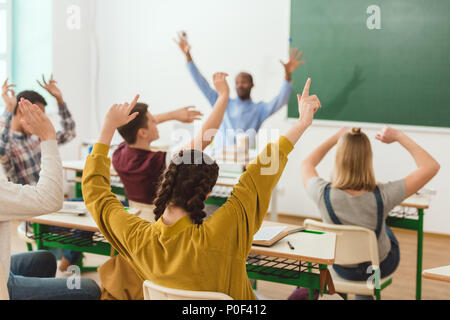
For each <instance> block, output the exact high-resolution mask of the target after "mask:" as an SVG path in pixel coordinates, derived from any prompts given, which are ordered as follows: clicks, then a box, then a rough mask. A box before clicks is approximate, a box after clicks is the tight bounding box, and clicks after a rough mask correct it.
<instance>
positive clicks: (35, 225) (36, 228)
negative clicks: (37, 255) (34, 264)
mask: <svg viewBox="0 0 450 320" xmlns="http://www.w3.org/2000/svg"><path fill="white" fill-rule="evenodd" d="M32 227H33V232H34V234H35V235H36V234H41V225H40V224H39V223H33V224H32ZM42 242H43V241H42V240H41V239H37V240H36V251H39V250H45V248H44V246H43V244H42Z"/></svg>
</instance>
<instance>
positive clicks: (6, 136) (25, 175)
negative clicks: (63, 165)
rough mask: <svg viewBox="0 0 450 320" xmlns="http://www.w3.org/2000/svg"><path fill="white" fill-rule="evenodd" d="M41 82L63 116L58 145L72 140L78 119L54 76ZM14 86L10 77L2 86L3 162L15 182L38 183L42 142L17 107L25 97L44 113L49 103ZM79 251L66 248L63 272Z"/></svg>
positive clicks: (0, 139)
mask: <svg viewBox="0 0 450 320" xmlns="http://www.w3.org/2000/svg"><path fill="white" fill-rule="evenodd" d="M42 80H43V83H41V82H39V81H38V83H39V85H40V86H41V87H42V88H44V89H45V90H47V92H48V93H50V94H51V95H52V96H53V97H54V98H55V99H56V102H57V103H58V113H59V115H60V117H61V126H62V130H61V131H58V132H57V133H56V140H57V143H58V145H62V144H64V143H67V142H70V141H71V140H73V139H74V138H75V136H76V133H75V121H74V120H73V119H72V115H71V114H70V112H69V109H67V105H66V103H65V102H64V99H63V96H62V93H61V90H60V89H59V88H58V87H57V86H56V81H55V80H54V79H53V75H52V76H51V78H50V81H49V82H47V81H46V80H45V78H44V76H43V77H42ZM13 87H15V85H12V84H8V79H6V81H5V82H4V84H3V87H2V98H3V100H4V101H5V103H6V107H5V111H4V112H3V115H2V116H0V163H1V165H2V166H3V169H4V173H5V175H6V177H7V178H8V180H9V181H10V182H12V183H14V184H19V185H31V186H35V185H36V184H37V183H38V181H39V173H40V171H41V141H40V139H39V137H37V136H35V135H32V134H31V133H30V132H27V130H26V129H25V128H24V127H23V126H22V115H21V114H20V112H19V110H18V102H19V101H20V100H21V99H22V98H24V99H26V100H28V101H30V102H31V103H32V104H36V105H37V106H39V107H40V108H41V109H42V111H44V112H45V107H46V106H47V102H46V101H45V99H44V97H42V96H41V95H40V94H39V93H37V92H34V91H23V92H21V93H19V94H18V95H17V96H16V93H15V91H14V90H13ZM79 258H80V253H78V252H75V251H69V250H65V251H64V252H63V258H62V262H61V265H60V270H61V271H66V269H67V267H68V266H69V265H71V264H75V263H76V262H77V261H78V260H79Z"/></svg>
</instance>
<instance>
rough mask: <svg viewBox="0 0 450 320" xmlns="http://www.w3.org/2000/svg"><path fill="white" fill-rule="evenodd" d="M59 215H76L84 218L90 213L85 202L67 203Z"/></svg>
mask: <svg viewBox="0 0 450 320" xmlns="http://www.w3.org/2000/svg"><path fill="white" fill-rule="evenodd" d="M58 213H63V214H74V215H79V216H84V215H86V214H88V213H89V211H88V209H87V208H86V206H85V204H84V202H70V201H65V202H64V204H63V207H62V209H61V210H59V211H58Z"/></svg>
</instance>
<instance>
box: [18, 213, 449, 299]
mask: <svg viewBox="0 0 450 320" xmlns="http://www.w3.org/2000/svg"><path fill="white" fill-rule="evenodd" d="M278 220H279V221H280V222H285V223H291V224H298V225H301V224H302V223H303V219H300V218H298V217H288V216H280V217H279V219H278ZM12 228H13V230H12V241H11V252H12V254H14V253H19V252H25V251H26V250H27V249H26V245H25V242H24V241H23V240H21V239H20V238H19V237H18V236H17V232H16V230H17V223H13V226H12ZM393 231H394V233H395V235H396V236H397V238H398V240H399V242H400V252H401V262H400V266H399V268H398V270H397V271H396V273H395V274H394V276H393V283H392V284H391V285H390V286H389V287H388V288H386V289H385V290H383V292H382V294H381V298H382V299H384V300H413V299H415V283H416V282H415V279H416V248H417V247H416V245H417V236H416V233H415V232H412V231H408V230H401V229H393ZM449 248H450V237H449V236H440V235H433V234H425V236H424V256H423V267H424V269H430V268H436V267H440V266H445V265H450V250H449ZM107 259H108V258H107V257H101V256H96V255H91V254H86V259H85V264H86V265H88V266H93V265H101V264H102V263H103V262H104V261H106V260H107ZM57 276H60V277H63V276H64V274H60V273H58V274H57ZM83 276H86V277H89V278H92V279H94V280H95V281H96V282H97V283H98V284H99V285H100V278H99V276H98V274H97V273H95V272H92V273H86V274H83ZM294 289H295V287H293V286H288V285H282V284H276V283H269V282H264V281H259V282H258V291H259V293H260V294H261V295H262V296H263V297H266V298H268V299H276V300H285V299H287V298H288V297H289V295H290V294H291V293H292V291H293V290H294ZM349 298H350V299H352V296H351V295H350V296H349ZM422 299H424V300H450V283H445V282H440V281H433V280H427V279H423V280H422Z"/></svg>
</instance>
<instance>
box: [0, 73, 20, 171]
mask: <svg viewBox="0 0 450 320" xmlns="http://www.w3.org/2000/svg"><path fill="white" fill-rule="evenodd" d="M13 87H15V85H13V84H8V79H6V81H5V82H4V83H3V86H2V98H3V101H4V102H5V111H4V112H3V115H2V116H1V118H0V161H1V162H2V163H4V162H5V161H7V158H9V156H10V154H9V148H10V141H9V133H10V130H11V120H12V115H13V112H14V108H15V107H16V105H17V98H16V93H15V91H14V90H13V89H12V88H13Z"/></svg>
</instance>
